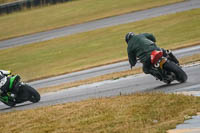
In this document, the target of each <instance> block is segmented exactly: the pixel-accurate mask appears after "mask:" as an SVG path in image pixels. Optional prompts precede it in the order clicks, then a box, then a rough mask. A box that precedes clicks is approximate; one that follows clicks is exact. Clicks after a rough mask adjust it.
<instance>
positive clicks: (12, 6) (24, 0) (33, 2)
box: [0, 0, 72, 14]
mask: <svg viewBox="0 0 200 133" xmlns="http://www.w3.org/2000/svg"><path fill="white" fill-rule="evenodd" d="M67 1H72V0H20V1H16V2H10V3H5V4H1V5H0V14H8V13H12V12H15V11H20V10H22V9H25V8H31V7H36V6H44V5H48V4H56V3H61V2H67Z"/></svg>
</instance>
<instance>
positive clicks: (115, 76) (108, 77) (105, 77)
mask: <svg viewBox="0 0 200 133" xmlns="http://www.w3.org/2000/svg"><path fill="white" fill-rule="evenodd" d="M198 61H200V54H195V55H193V56H188V57H184V58H181V59H180V64H181V65H184V64H189V63H193V62H198ZM142 72H143V71H142V69H141V68H136V69H133V70H126V71H122V72H115V73H111V74H106V75H102V76H97V77H94V78H89V79H84V80H80V81H75V82H70V83H64V84H60V85H58V86H52V87H45V88H39V89H38V91H39V92H40V94H44V93H47V92H55V91H59V90H63V89H67V88H72V87H76V86H80V85H84V84H91V83H95V82H100V81H104V80H116V79H118V78H121V77H126V76H130V75H135V74H139V73H142Z"/></svg>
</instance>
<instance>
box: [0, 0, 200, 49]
mask: <svg viewBox="0 0 200 133" xmlns="http://www.w3.org/2000/svg"><path fill="white" fill-rule="evenodd" d="M195 8H200V0H187V1H185V2H181V3H176V4H172V5H167V6H162V7H157V8H152V9H148V10H144V11H138V12H134V13H129V14H124V15H120V16H114V17H109V18H105V19H100V20H96V21H91V22H88V23H83V24H78V25H73V26H68V27H64V28H60V29H55V30H50V31H46V32H40V33H36V34H32V35H25V36H22V37H17V38H13V39H9V40H4V41H0V49H3V48H8V47H13V46H18V45H25V44H30V43H34V42H40V41H45V40H50V39H54V38H58V37H63V36H67V35H72V34H76V33H81V32H86V31H91V30H95V29H99V28H104V27H110V26H114V25H119V24H126V23H130V22H135V21H140V20H143V19H147V18H153V17H157V16H161V15H165V14H172V13H177V12H182V11H186V10H191V9H195Z"/></svg>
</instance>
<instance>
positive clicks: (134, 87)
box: [0, 64, 200, 112]
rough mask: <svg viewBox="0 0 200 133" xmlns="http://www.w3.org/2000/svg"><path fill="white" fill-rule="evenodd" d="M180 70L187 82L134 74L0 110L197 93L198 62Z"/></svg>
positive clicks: (199, 79)
mask: <svg viewBox="0 0 200 133" xmlns="http://www.w3.org/2000/svg"><path fill="white" fill-rule="evenodd" d="M183 69H184V71H186V73H187V74H188V77H189V78H188V81H187V82H186V83H183V84H180V83H178V82H176V81H175V82H173V83H172V84H171V85H166V84H164V83H163V82H160V81H158V80H155V79H154V78H153V77H152V76H151V75H145V74H138V75H134V76H128V77H125V78H120V79H117V80H106V81H102V82H97V83H93V84H88V85H82V86H79V87H74V88H69V89H66V90H62V91H58V92H51V93H46V94H44V95H42V97H41V101H40V102H39V103H36V104H30V103H29V102H27V103H24V104H22V105H18V106H17V107H15V108H8V107H7V106H6V105H4V104H0V112H7V111H12V110H23V109H29V108H35V107H41V106H49V105H55V104H60V103H67V102H75V101H81V100H85V99H91V98H100V97H101V98H102V97H110V96H117V95H124V94H132V93H137V92H153V91H159V92H160V91H161V92H166V93H174V92H185V91H187V92H189V91H196V92H200V84H199V83H200V78H199V75H200V71H199V70H200V64H196V65H192V66H185V67H184V68H183ZM199 95H200V93H199Z"/></svg>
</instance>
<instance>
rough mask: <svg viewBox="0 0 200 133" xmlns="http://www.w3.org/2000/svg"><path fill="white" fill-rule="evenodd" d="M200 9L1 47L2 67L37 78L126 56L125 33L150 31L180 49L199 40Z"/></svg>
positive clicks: (164, 43) (162, 43) (162, 42)
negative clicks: (28, 43)
mask: <svg viewBox="0 0 200 133" xmlns="http://www.w3.org/2000/svg"><path fill="white" fill-rule="evenodd" d="M199 29H200V9H195V10H191V11H185V12H182V13H177V14H173V15H165V16H162V17H157V18H153V19H148V20H144V21H140V22H135V23H130V24H124V25H119V26H114V27H109V28H103V29H98V30H95V31H90V32H86V33H80V34H76V35H72V36H67V37H63V38H58V39H53V40H49V41H45V42H41V43H35V44H31V45H24V46H19V47H15V48H9V49H5V50H0V62H1V64H0V67H1V69H10V70H12V71H13V72H15V73H18V74H20V75H21V76H22V78H23V79H24V80H26V81H27V80H32V79H38V78H41V77H48V76H52V75H58V74H63V73H68V72H72V71H77V70H81V69H85V68H89V67H92V66H97V65H101V64H106V63H111V62H114V61H118V60H121V59H127V53H126V44H125V42H124V35H125V34H126V33H127V32H129V31H134V32H136V33H141V32H150V33H153V34H154V35H155V36H156V37H157V44H158V45H159V46H160V47H165V48H171V49H172V48H178V47H182V46H187V45H190V43H192V42H198V41H200V37H199V34H200V30H199Z"/></svg>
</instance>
